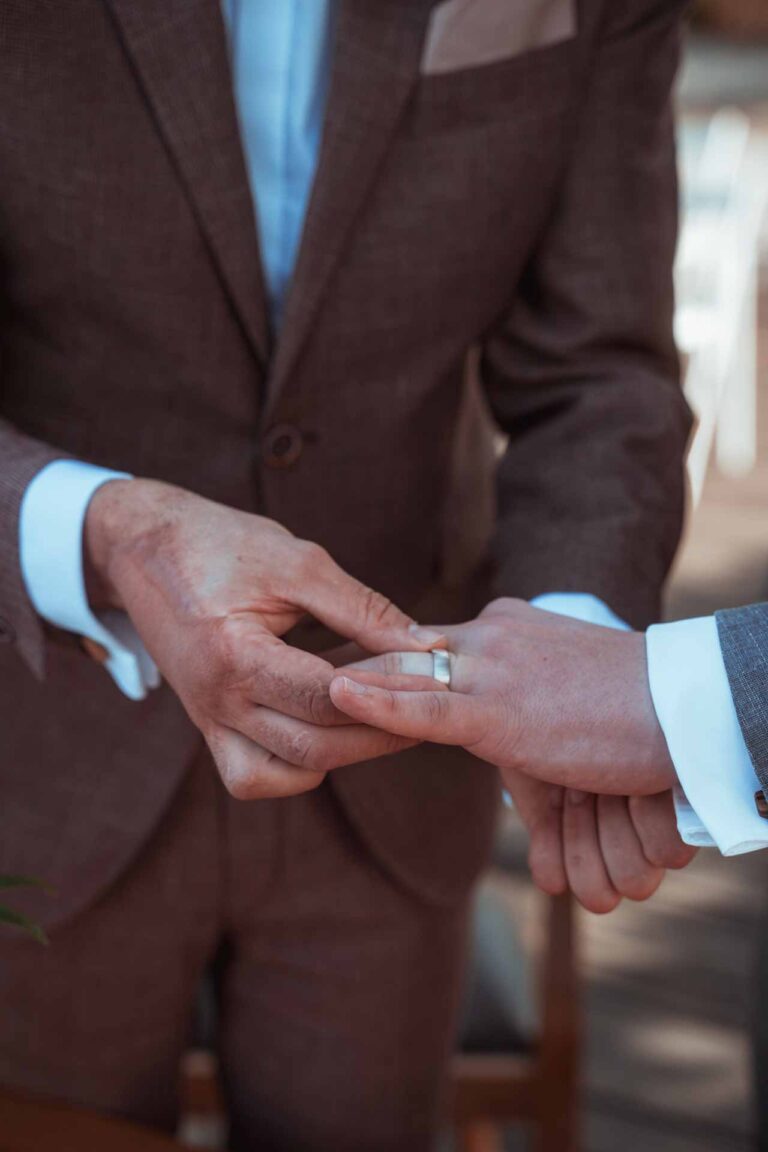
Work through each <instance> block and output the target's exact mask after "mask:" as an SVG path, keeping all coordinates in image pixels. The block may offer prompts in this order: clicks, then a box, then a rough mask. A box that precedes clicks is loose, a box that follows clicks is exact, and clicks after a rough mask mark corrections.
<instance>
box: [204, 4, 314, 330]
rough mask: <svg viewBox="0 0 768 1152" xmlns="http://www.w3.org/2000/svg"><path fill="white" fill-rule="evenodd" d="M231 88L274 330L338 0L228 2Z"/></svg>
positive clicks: (308, 185)
mask: <svg viewBox="0 0 768 1152" xmlns="http://www.w3.org/2000/svg"><path fill="white" fill-rule="evenodd" d="M222 10H223V13H224V17H225V20H226V23H227V27H228V30H229V41H230V59H231V65H232V83H233V86H234V92H235V103H236V105H237V114H238V120H239V122H240V136H241V139H242V142H243V152H244V154H245V161H246V166H247V169H248V177H249V180H250V185H251V194H252V195H253V198H254V201H255V204H256V210H257V211H256V217H257V220H258V228H259V239H260V241H261V253H262V262H263V265H264V273H265V277H266V281H267V291H268V293H269V303H270V311H271V313H272V321H273V324H274V325H275V326H277V325H278V324H279V322H280V318H281V314H282V310H283V305H284V303H285V296H286V292H287V289H288V285H289V283H290V280H291V276H292V274H293V269H294V265H295V263H296V255H297V253H298V250H299V241H300V239H301V232H302V228H303V226H304V217H305V215H306V210H307V204H308V203H309V196H310V192H311V189H312V182H313V180H314V176H315V170H316V168H317V158H318V153H319V150H320V140H321V137H322V131H323V120H324V117H325V105H326V99H327V95H328V80H329V76H330V62H331V56H332V50H333V30H334V25H335V20H334V15H335V0H223V3H222Z"/></svg>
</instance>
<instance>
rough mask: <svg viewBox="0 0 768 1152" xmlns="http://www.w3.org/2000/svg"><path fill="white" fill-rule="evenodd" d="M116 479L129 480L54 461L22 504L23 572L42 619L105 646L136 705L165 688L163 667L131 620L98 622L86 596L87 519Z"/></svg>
mask: <svg viewBox="0 0 768 1152" xmlns="http://www.w3.org/2000/svg"><path fill="white" fill-rule="evenodd" d="M116 479H130V477H128V476H126V474H125V473H123V472H111V471H109V470H108V469H106V468H96V467H94V466H93V465H91V464H83V463H81V462H80V461H77V460H55V461H54V462H53V463H52V464H48V465H47V466H46V467H45V468H43V469H42V471H41V472H38V474H37V476H35V477H34V479H33V480H32V481H31V483H30V484H29V486H28V487H27V489H26V491H25V493H24V497H23V499H22V504H21V516H20V522H19V547H20V553H21V571H22V575H23V577H24V583H25V584H26V588H27V594H28V595H29V598H30V600H31V601H32V604H33V605H34V608H35V610H36V611H37V613H38V615H40V616H42V617H43V619H44V620H47V621H48V622H49V623H50V624H53V625H55V626H56V627H57V628H62V629H64V630H65V631H67V632H76V633H77V634H78V635H80V636H86V637H88V638H89V639H90V640H94V641H95V642H96V643H97V644H101V645H102V647H104V648H105V649H106V651H107V653H108V656H107V660H106V662H105V667H106V668H107V670H108V671H109V673H110V675H111V676H112V678H113V679H114V681H115V683H116V684H117V685H118V687H119V688H120V689H121V691H122V692H123V693H124V694H125V695H126V696H128V697H130V699H132V700H142V699H143V698H144V697H145V696H146V694H147V692H148V691H149V690H150V689H151V688H156V687H157V686H158V684H159V683H160V675H159V672H158V670H157V666H156V665H155V663H154V661H153V660H152V658H151V657H150V656H149V654H148V652H147V651H146V649H145V647H144V645H143V644H142V642H141V640H140V639H139V635H138V633H137V632H136V629H135V628H134V627H133V625H132V624H131V621H130V620H129V618H128V616H127V615H126V614H125V613H124V612H118V611H114V610H109V611H105V612H103V613H101V614H100V615H99V616H96V614H95V613H94V612H93V611H92V609H91V606H90V604H89V603H88V597H87V595H86V591H85V577H84V572H83V525H84V523H85V514H86V511H87V509H88V505H89V503H90V501H91V497H92V496H93V494H94V492H95V491H96V490H97V488H100V487H101V485H102V484H106V483H107V482H108V481H109V480H116Z"/></svg>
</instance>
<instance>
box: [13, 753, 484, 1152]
mask: <svg viewBox="0 0 768 1152" xmlns="http://www.w3.org/2000/svg"><path fill="white" fill-rule="evenodd" d="M465 913H466V909H465V907H464V906H463V905H457V906H456V907H452V908H449V909H441V908H434V907H432V906H430V905H427V904H424V903H422V902H420V901H418V900H416V899H415V898H414V897H413V896H411V895H409V894H408V893H407V892H406V891H405V890H404V889H402V888H400V887H398V886H397V885H395V884H394V883H393V882H392V881H391V880H390V879H389V878H388V877H387V876H386V874H385V873H384V872H383V871H382V870H381V869H380V868H379V867H378V866H377V865H376V864H375V863H374V861H373V860H372V859H371V857H370V855H369V854H368V852H367V851H366V849H365V848H364V847H363V846H361V844H360V842H359V840H358V839H357V838H356V836H355V835H354V833H353V832H352V830H351V829H350V827H349V825H348V823H347V822H346V820H345V818H344V817H343V815H342V813H341V810H340V808H339V805H338V802H337V800H336V799H335V797H334V795H333V792H332V791H331V790H330V789H329V788H327V787H326V786H323V787H321V788H320V789H319V791H318V792H317V793H312V794H311V795H308V796H305V797H299V798H297V799H295V800H294V799H292V800H288V801H268V802H265V803H263V804H251V805H245V804H238V803H237V802H236V801H233V800H231V799H230V798H229V797H227V795H226V793H225V792H224V790H223V788H222V786H221V785H220V784H219V782H218V779H217V777H216V774H215V770H214V767H213V764H212V763H211V761H210V758H208V757H201V758H200V759H198V761H197V763H196V766H195V768H194V769H193V771H192V772H191V773H190V774H188V776H187V778H186V781H185V784H184V786H183V789H182V792H181V794H180V796H179V799H178V803H177V804H176V805H175V806H174V808H173V810H172V812H171V813H169V815H168V816H167V817H166V818H165V820H164V821H163V822H162V823H161V825H160V827H159V829H158V830H157V831H156V833H155V834H154V836H153V837H152V839H151V841H150V842H149V844H148V845H147V848H146V851H145V852H144V853H143V854H142V857H141V859H140V860H139V861H137V862H136V863H135V865H134V866H133V867H132V868H130V869H129V870H128V871H127V873H126V874H125V875H124V876H123V877H122V878H121V879H120V881H119V882H118V883H117V884H116V885H115V886H114V887H113V888H112V889H111V890H110V891H109V892H108V893H107V894H106V895H105V896H104V898H102V899H101V900H100V901H98V902H97V903H96V904H95V905H94V906H93V907H92V908H91V909H89V910H88V911H87V912H86V913H84V914H83V915H82V916H80V917H78V918H77V919H76V920H75V921H74V922H73V923H71V924H69V925H66V926H64V927H62V928H61V929H60V930H59V931H57V932H54V934H53V938H52V941H51V947H50V948H49V949H42V948H40V946H39V945H36V944H35V943H34V942H31V941H28V940H26V939H23V938H19V937H16V938H12V939H9V940H5V941H3V942H2V944H0V999H1V1000H2V1005H3V1010H2V1012H0V1082H2V1083H5V1084H11V1085H15V1086H19V1087H24V1088H27V1089H33V1090H35V1091H39V1092H44V1093H53V1094H55V1095H57V1096H66V1097H67V1098H68V1099H70V1100H72V1101H75V1102H78V1103H80V1104H84V1105H87V1106H90V1107H93V1108H98V1109H100V1110H104V1111H110V1112H117V1113H119V1114H120V1115H123V1116H129V1117H132V1118H133V1119H135V1120H138V1121H141V1122H143V1123H148V1124H154V1125H159V1126H166V1127H169V1128H170V1127H172V1125H173V1123H174V1120H175V1111H176V1088H177V1080H178V1068H179V1061H180V1056H181V1053H182V1051H183V1049H184V1046H185V1042H186V1041H187V1039H188V1036H189V1028H190V1021H191V1018H192V1012H193V1007H194V1004H195V998H196V993H197V990H198V985H199V981H200V977H201V974H202V973H203V971H204V970H205V969H206V967H207V966H209V965H211V962H212V961H214V960H215V964H213V972H214V981H215V988H216V992H217V999H218V1004H219V1016H220V1024H219V1049H220V1054H221V1058H222V1062H223V1071H224V1078H225V1084H226V1089H227V1095H228V1097H229V1102H230V1107H231V1111H232V1119H233V1128H234V1131H233V1135H234V1137H235V1138H234V1140H233V1143H232V1146H233V1147H234V1148H242V1149H248V1150H252V1149H263V1150H264V1152H269V1150H271V1152H326V1150H327V1152H363V1150H370V1152H427V1150H428V1149H429V1148H431V1147H432V1136H433V1133H434V1131H435V1129H436V1127H437V1124H438V1116H439V1111H440V1108H441V1104H442V1088H443V1080H444V1071H445V1066H446V1061H447V1058H448V1055H449V1053H450V1050H451V1046H452V1037H453V1031H454V1026H455V1016H456V1004H457V990H458V985H459V976H460V971H461V957H462V954H463V942H464V935H465V918H466V917H465ZM0 1142H1V1139H0Z"/></svg>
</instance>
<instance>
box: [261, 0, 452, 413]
mask: <svg viewBox="0 0 768 1152" xmlns="http://www.w3.org/2000/svg"><path fill="white" fill-rule="evenodd" d="M431 7H432V0H340V7H339V13H338V18H337V19H338V24H337V28H336V44H335V51H334V58H333V66H332V72H331V81H330V89H329V93H328V107H327V111H326V118H325V125H324V129H323V139H322V144H321V148H320V157H319V161H318V168H317V175H316V177H315V183H314V187H313V189H312V195H311V197H310V202H309V206H308V209H307V216H306V220H305V224H304V232H303V235H302V241H301V246H300V250H299V254H298V258H297V263H296V268H295V271H294V275H293V279H292V283H291V286H290V289H289V292H288V298H287V300H286V305H285V311H284V315H283V323H282V328H281V336H280V340H279V342H278V345H277V350H276V353H275V361H274V365H273V371H272V375H271V382H270V391H269V398H268V406H270V407H273V406H274V403H275V401H276V400H277V398H278V396H279V395H280V393H281V392H282V389H283V387H284V385H285V382H286V379H287V377H288V376H289V374H290V372H291V370H292V369H293V368H294V366H295V365H296V362H297V360H298V357H299V355H300V353H301V350H302V348H303V345H304V342H305V341H306V338H307V336H308V334H309V331H310V329H311V325H312V322H313V320H314V318H315V314H316V311H317V308H318V306H319V304H320V301H321V300H322V296H323V293H324V291H325V289H326V288H327V285H328V281H329V279H330V276H331V274H332V272H333V270H334V268H335V267H336V265H337V264H338V261H339V257H340V256H341V254H342V250H343V247H344V244H345V241H346V240H347V239H348V237H349V234H350V231H351V229H352V226H353V224H354V222H355V218H356V216H357V214H358V212H359V210H360V208H361V205H362V204H363V201H364V199H365V196H366V193H367V192H368V191H369V189H370V187H371V185H372V183H373V180H374V178H375V176H376V173H377V171H378V169H379V166H380V164H381V163H382V161H383V159H384V156H385V153H386V149H387V145H388V144H389V142H390V140H391V138H392V135H393V133H394V131H395V129H396V127H397V124H398V121H399V119H400V116H401V114H402V112H403V110H404V108H405V104H406V101H407V99H408V96H409V95H410V93H411V91H412V88H413V86H414V84H415V82H416V80H417V77H418V72H419V61H420V59H421V52H422V47H423V41H424V35H425V32H426V27H427V21H428V18H429V14H430V11H431Z"/></svg>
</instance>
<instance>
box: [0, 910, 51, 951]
mask: <svg viewBox="0 0 768 1152" xmlns="http://www.w3.org/2000/svg"><path fill="white" fill-rule="evenodd" d="M0 924H11V925H12V926H13V927H14V928H21V930H22V932H27V933H29V935H30V936H32V937H34V939H35V940H37V942H38V943H39V944H47V943H48V937H47V936H46V934H45V932H43V930H42V928H41V927H40V926H39V925H38V924H34V923H33V922H32V921H31V920H29V919H28V918H27V917H26V916H22V915H21V913H20V912H12V911H11V909H10V908H3V907H2V906H0Z"/></svg>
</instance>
